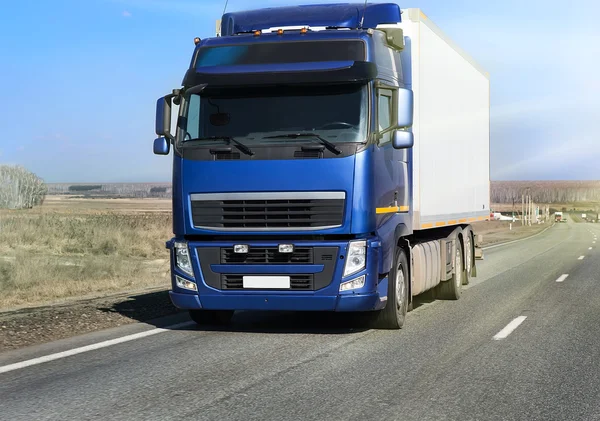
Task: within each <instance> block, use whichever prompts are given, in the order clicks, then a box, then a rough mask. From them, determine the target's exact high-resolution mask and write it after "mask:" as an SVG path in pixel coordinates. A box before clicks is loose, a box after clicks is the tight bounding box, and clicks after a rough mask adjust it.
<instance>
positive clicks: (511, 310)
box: [0, 222, 600, 420]
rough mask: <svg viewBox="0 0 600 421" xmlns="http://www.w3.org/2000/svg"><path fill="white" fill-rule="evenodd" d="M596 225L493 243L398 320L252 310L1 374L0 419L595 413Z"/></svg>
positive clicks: (598, 375)
mask: <svg viewBox="0 0 600 421" xmlns="http://www.w3.org/2000/svg"><path fill="white" fill-rule="evenodd" d="M599 225H600V224H599ZM594 235H596V236H597V237H600V227H597V226H596V225H594V224H575V223H572V222H569V223H567V224H558V225H556V226H555V227H553V228H552V229H550V230H549V231H547V232H545V233H544V234H542V235H540V236H537V237H535V238H532V239H529V240H526V241H523V242H519V243H514V244H511V245H508V246H505V247H499V248H495V249H492V250H489V251H488V252H486V256H485V260H484V261H479V262H478V268H479V274H480V277H478V278H476V279H475V280H474V282H473V283H472V284H471V285H470V286H469V287H468V288H466V289H465V291H464V294H463V296H462V298H461V299H460V300H459V301H455V302H450V301H433V302H427V301H423V300H421V301H420V303H419V305H417V308H416V309H415V310H414V311H413V312H412V313H410V314H409V316H408V318H407V325H406V327H405V328H404V329H402V330H401V331H397V332H394V331H391V332H390V331H376V330H363V329H360V328H355V327H353V326H354V325H353V324H352V323H350V322H348V321H347V320H345V319H346V316H344V315H338V316H336V317H331V316H328V315H323V314H318V315H310V316H308V317H307V315H303V314H264V313H242V314H240V315H238V316H237V317H236V320H235V325H234V328H233V329H230V330H228V331H206V330H199V329H196V328H188V329H184V330H178V331H171V332H166V333H161V334H159V335H155V336H151V337H147V338H142V339H139V340H134V341H131V342H127V343H123V344H118V345H114V346H111V347H107V348H103V349H99V350H95V351H91V352H87V353H84V354H80V355H75V356H71V357H68V358H64V359H60V360H56V361H51V362H48V363H44V364H40V365H36V366H32V367H27V368H23V369H19V370H14V371H11V372H8V373H4V374H0V419H7V420H8V419H10V420H19V419H28V420H29V419H36V420H45V419H56V420H59V419H60V420H64V419H115V420H120V419H123V420H125V419H128V420H130V419H144V420H150V419H157V420H158V419H161V420H164V419H190V418H191V419H207V420H213V419H239V420H253V419H256V420H265V419H277V420H282V419H303V420H313V419H314V420H322V419H328V420H329V419H344V420H346V419H371V418H378V419H409V420H412V419H415V420H417V419H418V420H439V419H450V420H454V419H457V420H458V419H460V420H470V419H486V420H487V419H490V420H493V419H498V420H507V419H539V420H553V419H556V420H569V419H578V420H579V419H585V420H594V419H600V399H599V398H598V397H599V396H600V364H598V361H600V346H599V345H600V311H599V310H600V254H599V253H598V249H597V247H596V246H597V244H593V241H594V240H593V239H594ZM589 247H592V249H591V250H590V249H589ZM580 256H584V259H582V260H579V257H580ZM562 275H568V276H567V277H566V278H565V277H563V279H562V282H557V280H558V279H560V278H561V277H562ZM519 318H520V319H519ZM516 319H517V320H521V323H520V324H519V325H518V326H516V327H515V328H514V330H512V331H510V332H509V334H508V335H507V336H506V337H505V338H504V339H499V340H496V339H494V336H495V335H497V334H498V333H499V332H507V330H505V329H506V327H507V326H509V327H511V326H510V324H511V322H512V321H513V320H516ZM512 327H514V325H513V326H512ZM508 330H510V329H508ZM1 357H2V356H0V365H3V362H2V358H1Z"/></svg>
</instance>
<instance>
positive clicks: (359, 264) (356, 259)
mask: <svg viewBox="0 0 600 421" xmlns="http://www.w3.org/2000/svg"><path fill="white" fill-rule="evenodd" d="M366 264H367V242H366V241H365V240H361V241H351V242H350V244H349V245H348V255H347V256H346V265H345V266H344V277H346V276H350V275H352V274H354V273H356V272H359V271H361V270H363V269H364V268H365V265H366Z"/></svg>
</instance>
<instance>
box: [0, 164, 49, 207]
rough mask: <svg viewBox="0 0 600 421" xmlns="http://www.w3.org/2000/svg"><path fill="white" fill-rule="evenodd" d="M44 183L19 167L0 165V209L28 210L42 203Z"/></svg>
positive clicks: (44, 194)
mask: <svg viewBox="0 0 600 421" xmlns="http://www.w3.org/2000/svg"><path fill="white" fill-rule="evenodd" d="M47 192H48V188H47V187H46V184H45V183H44V181H43V180H42V179H41V178H39V177H38V176H37V175H35V174H34V173H32V172H30V171H28V170H26V169H25V168H23V167H21V166H11V165H0V208H5V209H6V208H8V209H30V208H32V207H34V206H39V205H41V204H42V203H43V202H44V199H45V197H46V193H47Z"/></svg>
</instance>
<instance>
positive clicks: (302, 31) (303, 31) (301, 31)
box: [300, 28, 308, 34]
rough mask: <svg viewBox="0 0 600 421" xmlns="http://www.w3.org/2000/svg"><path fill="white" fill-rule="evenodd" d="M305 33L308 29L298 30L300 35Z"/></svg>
mask: <svg viewBox="0 0 600 421" xmlns="http://www.w3.org/2000/svg"><path fill="white" fill-rule="evenodd" d="M307 32H308V29H307V28H302V29H300V33H301V34H306V33H307Z"/></svg>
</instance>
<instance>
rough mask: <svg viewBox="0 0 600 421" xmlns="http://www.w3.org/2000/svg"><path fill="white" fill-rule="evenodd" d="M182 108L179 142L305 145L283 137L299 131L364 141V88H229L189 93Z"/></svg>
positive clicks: (330, 138)
mask: <svg viewBox="0 0 600 421" xmlns="http://www.w3.org/2000/svg"><path fill="white" fill-rule="evenodd" d="M186 104H187V105H186V108H185V109H184V113H183V115H182V117H181V118H180V122H179V134H178V138H179V140H180V141H183V142H185V141H189V140H197V139H206V138H212V139H206V141H210V140H214V139H215V138H219V137H235V138H236V139H238V140H241V141H243V142H244V143H246V144H264V143H274V142H278V143H281V142H299V141H302V142H306V141H307V138H296V139H294V138H284V136H285V135H286V134H294V133H300V132H310V133H314V134H316V135H318V136H321V137H322V138H324V139H326V140H327V141H329V142H332V143H342V142H365V141H366V136H367V116H368V113H367V105H368V103H367V87H366V85H360V86H359V85H346V86H337V87H293V88H292V87H276V88H256V89H247V88H245V89H239V88H238V89H228V90H219V91H218V92H214V91H213V92H212V93H211V92H203V93H201V94H193V95H191V96H189V98H187V101H186ZM279 135H281V136H282V137H281V138H278V137H276V138H272V137H273V136H279ZM267 138H269V139H267ZM308 141H310V138H308Z"/></svg>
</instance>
